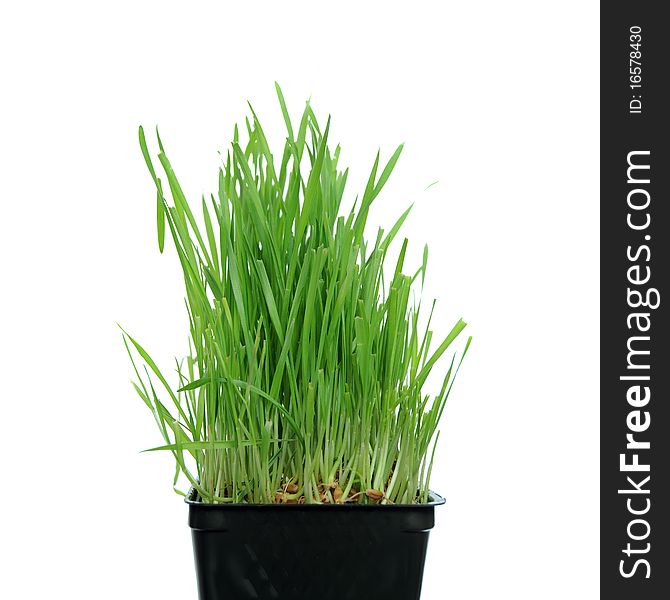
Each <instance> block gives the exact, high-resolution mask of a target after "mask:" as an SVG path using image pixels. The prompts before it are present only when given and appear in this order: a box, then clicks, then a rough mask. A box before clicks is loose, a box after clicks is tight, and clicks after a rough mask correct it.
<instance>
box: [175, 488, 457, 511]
mask: <svg viewBox="0 0 670 600" xmlns="http://www.w3.org/2000/svg"><path fill="white" fill-rule="evenodd" d="M197 495H198V492H197V491H196V489H195V488H193V487H192V488H191V489H190V490H189V491H188V494H186V497H185V498H184V502H185V503H186V504H188V505H189V507H196V506H197V507H199V508H200V507H201V508H206V509H213V510H216V509H229V508H231V509H254V508H258V509H264V510H268V509H279V510H296V509H300V510H303V509H306V510H318V509H320V510H380V509H381V510H394V509H408V508H418V509H421V508H434V507H435V506H442V505H443V504H445V503H446V502H447V501H446V499H445V498H443V497H442V496H440V495H439V494H438V493H437V492H434V491H433V490H428V498H429V500H428V502H423V503H417V504H319V503H314V504H279V503H271V504H268V503H262V504H261V503H259V504H252V503H249V502H222V503H220V504H212V503H209V502H201V501H200V500H197V499H196V497H197Z"/></svg>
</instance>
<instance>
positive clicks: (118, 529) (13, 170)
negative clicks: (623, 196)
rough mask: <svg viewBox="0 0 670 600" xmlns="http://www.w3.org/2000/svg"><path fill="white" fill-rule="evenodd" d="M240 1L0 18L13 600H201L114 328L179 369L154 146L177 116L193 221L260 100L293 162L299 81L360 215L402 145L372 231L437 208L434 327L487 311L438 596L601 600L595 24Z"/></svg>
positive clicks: (465, 8)
mask: <svg viewBox="0 0 670 600" xmlns="http://www.w3.org/2000/svg"><path fill="white" fill-rule="evenodd" d="M227 4H228V3H224V2H216V3H214V2H213V3H200V2H188V3H186V2H181V3H173V2H167V1H165V0H163V1H162V2H118V1H117V2H113V3H112V2H109V3H104V4H103V3H100V2H90V1H87V2H73V1H65V0H63V1H60V2H46V1H45V2H22V3H13V4H9V3H7V4H3V8H2V9H1V12H0V56H2V59H1V62H0V70H1V71H0V72H1V81H0V87H1V88H2V93H1V96H0V105H1V110H0V127H1V129H0V174H1V177H0V182H1V190H2V191H1V194H2V195H1V207H2V212H1V216H0V219H1V221H0V222H1V227H0V257H1V258H0V260H1V261H2V263H1V271H0V273H1V279H0V281H1V283H0V286H1V287H2V296H1V299H0V302H2V309H1V310H0V320H1V321H0V325H1V328H0V335H1V336H2V343H1V346H0V352H1V353H2V356H1V363H0V364H2V369H3V373H2V381H3V383H2V390H1V391H0V396H1V399H2V412H1V413H0V414H1V417H0V419H1V425H2V442H3V446H4V448H3V450H4V452H3V456H4V460H3V464H2V467H3V469H2V480H3V482H4V486H3V491H2V494H1V496H2V498H1V500H0V501H1V502H2V511H1V512H0V519H1V528H2V529H1V532H0V539H1V540H2V541H1V543H2V546H3V550H4V551H6V554H5V557H4V558H3V559H2V571H3V574H2V577H1V578H0V596H1V597H3V598H13V599H14V598H16V599H18V598H28V599H33V598H54V597H59V598H70V599H87V600H88V599H92V598H95V599H101V600H102V599H107V598H109V599H115V600H117V599H119V598H124V599H127V600H132V599H147V598H149V599H153V598H162V599H166V600H167V599H172V598H174V599H180V600H183V599H185V598H195V595H196V594H195V579H194V571H193V564H192V554H191V547H190V534H189V529H188V527H187V524H186V512H187V511H186V507H185V506H184V505H183V503H182V502H181V499H180V498H179V497H178V496H176V495H174V494H173V493H172V491H171V477H172V464H171V457H169V456H167V455H164V456H163V455H161V456H159V455H146V454H144V455H142V454H139V451H140V450H141V449H143V448H146V447H150V446H152V445H156V444H157V443H160V439H159V437H158V433H157V431H156V430H155V425H154V423H153V420H152V418H151V416H150V414H149V413H148V411H147V410H146V408H145V406H144V405H143V404H142V403H141V401H140V400H139V399H138V398H137V397H136V396H135V395H134V392H133V390H132V388H131V386H130V384H129V379H130V366H129V364H128V362H127V358H126V356H125V354H124V350H123V346H122V343H121V337H120V334H119V331H118V329H117V328H116V324H115V323H116V322H117V321H118V322H119V323H122V324H123V325H124V327H126V328H127V329H128V330H129V331H130V332H132V333H133V334H134V335H135V336H137V338H138V339H139V340H141V342H142V343H143V344H145V346H146V347H147V348H148V349H149V350H150V351H152V352H153V353H155V354H156V356H157V357H158V358H159V359H160V362H161V364H162V365H163V366H166V367H169V365H170V361H171V360H172V357H173V356H175V355H180V354H182V353H183V351H184V350H185V348H186V346H185V343H186V335H187V330H186V320H185V314H184V308H183V304H182V291H181V281H180V275H179V267H178V264H177V261H176V258H175V255H174V253H172V252H170V251H167V252H166V253H165V255H163V256H161V255H159V253H158V250H157V244H156V240H155V216H154V210H155V204H154V192H153V187H152V182H151V180H150V178H149V175H148V173H147V172H146V168H145V166H144V164H143V160H142V157H141V155H140V151H139V147H138V144H137V126H138V125H139V124H144V125H145V127H146V128H147V129H148V130H150V129H151V128H152V127H153V126H154V125H155V124H159V125H160V127H161V132H162V137H163V140H164V142H165V144H166V149H167V151H168V154H169V156H170V159H171V161H172V164H173V165H174V166H175V169H176V170H177V173H178V175H179V176H180V179H181V181H182V184H183V186H184V188H185V190H186V192H187V195H189V196H190V197H191V199H192V200H193V201H198V199H199V195H200V194H201V193H203V192H205V193H207V192H209V191H212V190H213V189H215V185H216V169H217V165H218V160H219V157H218V155H217V152H218V151H222V150H225V149H226V148H227V145H228V143H229V141H230V139H231V132H232V126H233V124H234V122H236V121H242V119H243V117H244V116H245V115H246V114H247V107H246V100H247V99H249V100H251V101H252V103H253V105H254V108H255V109H256V111H257V113H258V114H259V116H260V117H261V120H262V121H263V122H264V125H265V128H266V130H267V131H268V134H269V136H270V138H271V141H272V140H274V142H275V146H276V144H277V143H282V141H283V139H282V137H281V125H282V121H281V114H280V112H279V108H278V105H277V103H276V99H275V95H274V88H273V82H274V80H278V81H279V82H280V83H281V85H282V86H283V89H284V93H285V95H286V98H287V101H288V104H289V107H290V109H291V111H292V114H293V115H294V116H296V117H297V115H298V113H299V112H300V111H301V109H302V106H303V102H304V100H305V99H307V98H308V97H309V96H311V97H312V103H313V106H314V108H315V110H316V112H317V114H319V115H321V116H322V118H324V119H325V117H326V116H327V114H328V113H331V114H332V115H333V126H332V130H331V136H332V137H331V139H332V140H336V141H340V142H341V143H342V146H343V164H347V165H350V166H351V171H352V173H351V179H350V188H349V194H350V198H351V197H353V194H354V193H355V192H356V191H360V190H361V182H362V181H363V180H364V178H365V177H366V176H367V173H368V172H369V168H370V166H371V163H372V160H373V158H374V153H375V152H376V150H377V148H378V147H381V148H382V152H383V156H386V157H388V156H389V155H390V153H391V152H392V151H393V149H394V148H395V146H396V144H397V143H399V142H401V141H404V142H405V143H406V147H405V152H404V153H403V156H402V158H401V160H400V162H399V164H398V167H397V170H396V172H395V174H394V175H393V177H392V178H391V180H390V182H389V184H388V187H387V189H386V190H385V192H384V193H383V194H382V195H381V196H380V198H379V199H378V200H377V202H378V204H377V205H376V208H375V210H374V212H373V214H372V216H371V222H372V224H373V225H375V226H377V225H384V226H388V225H389V224H390V223H392V222H393V220H394V218H395V217H396V216H397V215H398V214H400V212H401V211H402V210H403V209H404V207H406V206H407V205H408V204H409V203H410V202H415V203H416V204H415V209H414V211H413V213H412V215H411V217H410V219H409V220H408V222H407V226H406V229H405V234H406V235H407V236H408V237H409V238H410V242H411V244H410V248H411V250H412V253H411V256H410V258H411V259H412V260H415V261H416V260H418V257H419V256H420V253H421V249H422V246H423V243H424V242H428V243H429V245H430V260H429V267H430V270H429V274H428V275H429V276H428V282H427V289H426V295H427V296H428V298H429V299H430V298H432V297H437V298H438V307H437V311H436V328H437V330H438V332H440V331H441V332H444V331H446V330H447V329H448V328H449V327H450V326H451V325H452V324H453V322H454V321H455V320H456V319H457V318H458V317H460V316H463V317H464V318H465V319H466V320H467V321H468V322H469V323H470V328H469V329H470V333H471V334H472V335H473V336H474V337H475V341H474V343H473V345H472V348H471V352H470V354H469V356H468V357H467V359H466V362H465V363H464V367H463V369H462V371H461V375H460V378H459V381H458V382H457V385H456V386H455V388H454V393H453V396H452V397H451V398H450V404H449V407H448V409H447V411H446V413H445V420H444V422H443V427H442V438H441V445H440V448H439V451H438V455H437V465H436V468H435V471H434V476H433V481H432V487H433V488H434V489H435V490H437V491H439V492H440V493H442V494H443V495H445V496H446V497H447V505H446V506H445V507H443V508H442V509H440V510H438V511H437V526H436V529H435V530H434V531H433V533H432V536H431V542H430V549H429V558H428V562H427V565H426V573H425V583H424V593H423V599H424V600H441V599H443V598H449V599H455V600H465V599H487V598H493V597H495V598H514V599H529V600H531V599H532V600H536V599H538V598H542V599H552V598H556V599H563V598H567V597H571V598H579V599H581V598H595V597H597V593H598V463H597V459H598V441H599V440H598V383H597V377H598V353H597V335H598V300H599V298H598V293H599V292H598V221H597V217H598V208H597V206H598V182H597V178H598V168H599V164H598V108H597V103H598V63H597V61H598V21H597V18H598V7H597V3H596V2H588V3H587V2H583V1H565V2H562V3H560V4H559V3H539V2H536V1H531V0H529V1H526V2H522V1H507V2H499V1H489V2H481V1H480V2H474V1H473V2H460V1H459V2H456V1H448V2H412V3H400V4H397V5H395V4H393V3H391V2H383V3H372V2H367V3H363V2H361V1H359V2H351V3H349V2H343V1H340V2H337V3H330V5H329V6H326V5H322V4H320V3H316V2H304V3H294V2H273V3H267V4H265V3H261V2H255V3H245V2H238V3H235V5H227ZM435 180H439V184H437V185H435V186H433V187H432V188H430V189H429V190H428V191H424V190H425V188H426V187H427V186H428V185H429V184H430V183H431V182H433V181H435ZM168 244H169V241H168ZM332 583H333V585H336V582H332ZM298 600H299V599H298Z"/></svg>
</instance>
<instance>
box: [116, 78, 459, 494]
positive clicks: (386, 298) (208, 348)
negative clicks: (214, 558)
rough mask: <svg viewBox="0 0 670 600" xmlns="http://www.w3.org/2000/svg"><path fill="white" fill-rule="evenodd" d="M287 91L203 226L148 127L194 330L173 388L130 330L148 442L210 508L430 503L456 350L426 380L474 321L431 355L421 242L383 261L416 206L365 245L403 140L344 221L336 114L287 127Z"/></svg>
mask: <svg viewBox="0 0 670 600" xmlns="http://www.w3.org/2000/svg"><path fill="white" fill-rule="evenodd" d="M277 94H278V96H279V103H280V107H281V112H282V114H283V118H284V121H285V124H286V129H287V136H286V142H285V144H284V147H283V150H282V152H281V154H278V155H273V154H272V153H271V151H270V148H269V147H268V142H267V140H266V137H265V134H264V133H263V129H262V127H261V124H260V122H259V121H258V118H257V117H256V114H255V113H253V110H252V116H251V119H248V120H247V122H246V132H247V135H248V140H247V141H246V142H245V143H244V144H243V143H242V141H241V138H240V135H239V131H238V129H237V128H235V132H234V136H233V142H232V145H231V148H230V150H229V151H228V153H227V156H226V157H225V160H224V161H223V162H224V164H223V166H222V168H221V169H220V171H219V182H218V194H217V195H216V196H214V195H212V196H211V198H209V199H207V200H206V199H204V198H203V199H202V207H201V210H202V216H201V217H198V218H196V216H195V215H194V211H195V207H194V206H192V205H191V204H189V202H188V201H187V200H186V198H185V197H184V193H183V191H182V188H181V186H180V185H179V182H178V180H177V177H176V175H175V173H174V171H173V168H172V165H171V164H170V161H169V160H168V158H167V155H166V153H165V149H164V148H163V144H162V143H161V140H160V137H159V136H158V134H157V137H158V146H159V150H160V151H159V153H158V162H159V163H160V168H161V174H160V176H159V173H158V169H157V168H156V167H155V166H154V164H153V162H152V160H151V157H150V153H149V150H148V149H147V143H146V140H145V135H144V132H143V130H142V128H140V130H139V138H140V146H141V149H142V153H143V155H144V159H145V160H146V163H147V167H148V168H149V172H150V174H151V177H152V178H153V181H154V183H155V185H156V190H157V217H158V245H159V248H160V251H161V252H162V251H163V246H164V238H165V232H166V224H167V230H168V231H169V235H170V237H171V238H172V241H173V242H174V247H175V249H176V253H177V256H178V258H179V262H180V264H181V267H182V269H183V274H184V284H185V289H186V307H187V311H188V320H189V325H190V338H189V350H190V352H189V355H188V356H187V357H186V358H185V360H183V361H181V362H178V363H177V368H176V375H175V377H176V378H177V382H176V383H175V384H174V385H173V384H171V383H169V382H168V379H167V377H166V376H164V374H163V372H162V371H161V370H160V369H159V368H158V366H157V365H156V363H155V362H154V361H153V360H152V359H151V357H150V355H149V354H148V353H147V352H146V351H145V350H144V348H143V347H142V346H140V344H139V343H138V342H137V341H135V339H133V338H132V337H131V336H130V335H128V334H127V333H125V332H124V342H125V344H126V348H127V350H128V353H129V355H130V357H131V360H132V364H133V368H134V372H135V376H136V382H135V383H134V384H133V385H134V386H135V389H136V391H137V393H138V394H139V395H140V397H141V398H142V400H143V401H144V402H145V403H146V405H147V406H148V407H149V409H150V410H151V411H152V413H153V415H154V417H155V420H156V423H157V425H158V428H159V430H160V432H161V433H162V435H163V438H164V440H165V444H164V445H162V446H160V447H158V448H153V450H164V451H168V452H171V453H172V455H173V456H174V459H175V461H176V472H175V478H174V485H175V490H176V491H178V492H179V493H183V492H180V491H179V490H177V487H176V486H177V483H178V479H180V474H183V475H184V476H185V477H186V479H187V480H188V482H189V483H190V485H191V486H192V487H193V488H195V490H196V491H197V493H198V495H199V497H200V499H201V500H202V501H203V502H208V503H221V502H248V503H273V502H287V503H302V502H305V503H347V502H349V503H351V502H356V503H403V504H410V503H417V502H426V501H427V500H428V483H429V480H430V474H431V467H432V463H433V456H434V446H435V443H436V441H437V437H438V436H437V435H436V432H437V425H438V422H439V420H440V417H441V416H442V412H443V410H444V407H445V403H446V401H447V397H448V396H449V392H450V391H451V388H452V385H453V382H454V377H455V376H456V373H457V372H458V368H459V366H460V362H461V361H462V356H461V358H460V360H458V361H456V360H455V357H452V358H451V360H450V361H449V360H448V359H447V362H446V363H445V366H444V369H445V370H444V377H443V384H442V386H441V389H440V390H439V392H438V393H437V394H436V395H434V396H433V397H432V398H431V397H430V396H428V395H426V394H424V393H423V392H422V387H423V385H424V382H425V381H426V378H427V377H428V375H429V373H430V372H431V370H432V369H433V368H434V367H435V366H436V364H437V363H438V361H440V362H442V361H441V360H440V359H442V358H443V355H444V354H445V352H446V351H447V350H448V348H449V346H450V345H451V344H452V342H453V341H454V339H455V338H456V337H457V336H458V335H459V333H460V332H461V331H462V330H463V328H464V327H465V323H464V322H463V321H462V320H459V321H458V323H456V325H455V326H454V327H453V329H452V330H451V332H450V333H449V334H448V335H447V337H446V338H445V339H444V340H443V341H442V342H441V343H440V344H439V345H438V346H437V348H435V349H434V350H432V351H431V338H432V334H431V331H430V329H429V327H430V318H428V319H427V321H428V324H427V325H426V324H423V325H421V327H420V324H419V321H420V319H419V314H420V302H419V303H418V304H417V303H416V302H415V301H414V300H413V299H412V294H411V292H412V290H413V288H415V287H417V286H421V285H422V282H423V279H424V276H425V272H426V256H427V252H424V260H423V264H422V265H421V267H420V268H419V269H418V270H416V272H414V273H413V274H411V275H406V274H405V273H404V262H405V253H406V249H407V243H408V242H407V240H406V239H405V240H404V241H403V242H402V244H401V247H400V251H399V253H398V255H397V258H395V266H393V263H391V264H390V265H387V262H388V261H387V259H388V257H389V247H390V246H391V242H392V241H393V240H394V239H395V238H396V236H397V234H398V232H399V230H400V228H401V226H402V225H403V222H404V221H405V219H406V217H407V215H408V213H409V209H408V210H407V211H406V212H405V213H403V214H402V215H401V216H400V218H399V219H398V221H397V222H396V223H395V225H394V226H393V227H392V228H391V229H390V230H389V231H388V232H384V231H383V230H381V229H380V230H379V231H378V232H377V235H376V238H375V239H374V240H373V241H369V240H366V239H365V237H364V230H365V226H366V221H367V218H368V211H369V210H370V206H371V204H372V202H373V201H374V200H375V198H377V196H378V195H379V193H380V192H381V190H382V188H383V187H384V184H385V183H386V181H387V180H388V178H389V176H390V175H391V171H392V170H393V168H394V166H395V164H396V161H397V160H398V157H399V156H400V153H401V150H402V146H400V147H398V149H397V150H396V151H395V152H394V153H393V155H392V156H391V158H390V160H389V161H388V163H386V165H385V166H384V167H383V168H381V171H380V163H379V154H377V158H376V159H375V161H374V165H373V167H372V172H371V174H370V177H369V179H368V182H367V185H366V187H365V190H364V192H363V194H362V196H361V197H360V198H358V199H357V202H356V203H355V204H354V208H353V209H352V210H351V211H350V212H349V213H348V214H346V215H340V214H339V212H340V203H341V201H342V195H343V193H344V189H345V184H346V181H347V172H348V171H347V170H344V171H341V170H340V169H339V168H338V158H339V154H340V148H339V146H337V147H335V149H334V150H333V149H332V148H331V147H329V145H328V134H329V126H330V119H329V120H328V123H327V124H326V127H325V129H321V127H320V126H319V124H318V122H317V119H316V117H315V115H314V112H313V111H312V108H311V107H310V105H309V103H307V105H306V107H305V110H304V112H303V113H302V118H301V119H300V122H299V123H298V125H297V128H294V126H293V124H292V123H291V120H290V118H289V113H288V111H287V108H286V104H285V102H284V98H283V96H282V92H281V90H280V88H279V86H277ZM385 266H386V268H385ZM385 271H386V278H385ZM391 273H392V275H389V274H391ZM389 279H390V281H389ZM433 307H434V303H433ZM430 314H431V316H432V310H431V311H430ZM424 320H425V319H424ZM469 343H470V340H469V339H468V341H467V344H465V350H464V351H463V355H464V354H465V351H467V347H468V345H469Z"/></svg>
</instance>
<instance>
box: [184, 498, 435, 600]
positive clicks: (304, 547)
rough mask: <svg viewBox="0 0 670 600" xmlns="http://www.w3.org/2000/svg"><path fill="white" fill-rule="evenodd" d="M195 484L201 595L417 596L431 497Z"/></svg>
mask: <svg viewBox="0 0 670 600" xmlns="http://www.w3.org/2000/svg"><path fill="white" fill-rule="evenodd" d="M196 498H197V495H196V494H194V493H193V491H191V493H190V494H189V496H188V497H187V498H186V502H187V503H188V505H189V525H190V526H191V529H192V536H193V551H194V554H195V568H196V574H197V578H198V590H199V593H200V600H251V599H254V600H329V599H333V600H335V599H337V600H349V599H352V600H353V599H356V600H418V598H419V597H420V595H421V580H422V577H423V566H424V562H425V559H426V549H427V545H428V534H429V532H430V530H431V529H432V527H433V525H434V523H435V517H434V509H435V506H438V505H440V504H444V498H442V497H441V496H438V495H437V494H434V493H431V496H430V500H431V501H430V502H429V503H427V504H411V505H399V504H391V505H359V504H354V505H345V506H338V505H328V504H203V503H201V502H198V501H196Z"/></svg>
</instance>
